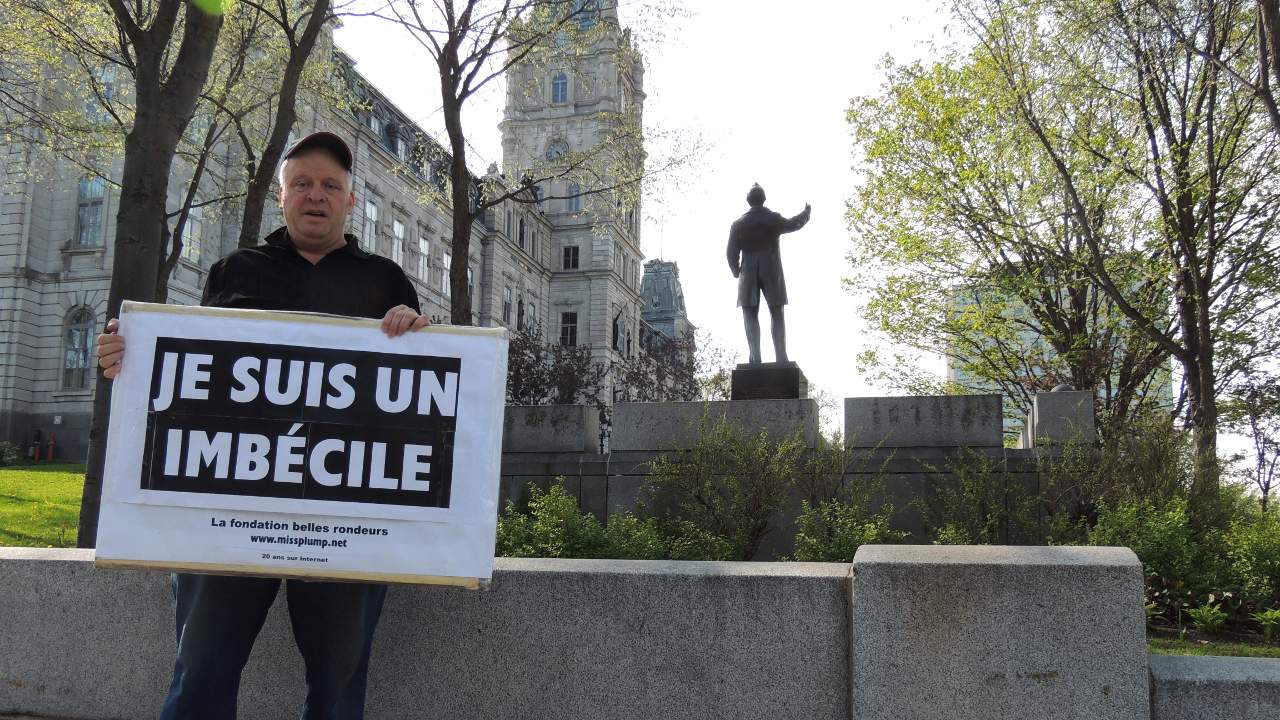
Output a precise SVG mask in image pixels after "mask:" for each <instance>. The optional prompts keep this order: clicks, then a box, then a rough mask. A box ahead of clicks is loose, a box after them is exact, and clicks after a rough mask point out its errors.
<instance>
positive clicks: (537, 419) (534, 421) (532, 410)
mask: <svg viewBox="0 0 1280 720" xmlns="http://www.w3.org/2000/svg"><path fill="white" fill-rule="evenodd" d="M599 450H600V416H599V411H598V410H596V408H595V407H594V406H591V405H508V406H507V407H506V410H505V412H504V413H503V417H502V451H503V452H504V453H552V452H575V453H589V454H590V453H596V452H599Z"/></svg>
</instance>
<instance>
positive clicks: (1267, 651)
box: [1147, 637, 1280, 658]
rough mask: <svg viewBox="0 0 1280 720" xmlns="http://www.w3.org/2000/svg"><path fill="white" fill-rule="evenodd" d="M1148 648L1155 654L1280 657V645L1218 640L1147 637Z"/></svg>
mask: <svg viewBox="0 0 1280 720" xmlns="http://www.w3.org/2000/svg"><path fill="white" fill-rule="evenodd" d="M1147 649H1148V650H1149V651H1150V652H1151V653H1152V654H1153V655H1234V656H1236V657H1261V658H1280V645H1274V644H1272V645H1260V644H1259V645H1255V644H1253V643H1239V642H1217V641H1214V640H1179V639H1177V638H1160V637H1153V638H1147Z"/></svg>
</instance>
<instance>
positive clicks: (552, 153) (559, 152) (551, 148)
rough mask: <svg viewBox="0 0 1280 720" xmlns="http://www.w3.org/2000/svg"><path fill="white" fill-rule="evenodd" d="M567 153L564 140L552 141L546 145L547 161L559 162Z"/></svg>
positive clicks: (566, 145)
mask: <svg viewBox="0 0 1280 720" xmlns="http://www.w3.org/2000/svg"><path fill="white" fill-rule="evenodd" d="M567 152H569V143H567V142H565V141H564V140H552V141H551V142H549V143H547V159H548V160H559V159H560V158H562V157H564V155H565V153H567Z"/></svg>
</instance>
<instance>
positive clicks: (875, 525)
mask: <svg viewBox="0 0 1280 720" xmlns="http://www.w3.org/2000/svg"><path fill="white" fill-rule="evenodd" d="M892 512H893V508H892V507H890V506H886V507H884V508H881V510H880V512H879V513H876V514H875V515H870V514H869V513H868V512H867V509H866V505H865V504H864V503H860V502H848V501H842V500H828V501H827V502H822V503H818V504H817V505H810V504H809V501H808V500H805V501H802V502H801V503H800V516H799V517H798V518H797V519H796V525H797V527H798V530H797V532H796V544H795V555H794V559H796V560H800V561H804V562H853V554H854V553H856V552H857V551H858V548H859V547H860V546H862V545H866V544H872V543H889V542H901V541H902V540H905V539H906V537H907V533H905V532H901V531H898V530H891V529H889V515H890V514H891V513H892Z"/></svg>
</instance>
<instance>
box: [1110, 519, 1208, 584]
mask: <svg viewBox="0 0 1280 720" xmlns="http://www.w3.org/2000/svg"><path fill="white" fill-rule="evenodd" d="M1089 544H1090V545H1118V546H1123V547H1129V548H1133V552H1134V553H1136V554H1137V556H1138V559H1139V560H1141V561H1142V568H1143V572H1144V573H1145V574H1146V575H1149V576H1150V575H1156V576H1159V577H1161V578H1166V579H1173V580H1178V581H1181V582H1182V583H1183V584H1187V585H1190V586H1191V587H1192V588H1195V589H1203V590H1208V589H1210V588H1211V586H1212V585H1214V584H1215V582H1216V579H1217V578H1216V577H1215V573H1213V572H1205V570H1204V567H1203V561H1204V553H1203V552H1202V549H1201V547H1200V543H1199V541H1198V539H1197V537H1196V534H1195V530H1194V528H1192V526H1191V523H1190V520H1189V518H1188V517H1187V505H1186V502H1185V501H1183V500H1173V501H1171V502H1170V503H1169V504H1167V505H1166V506H1164V507H1163V508H1160V507H1156V506H1155V505H1154V504H1152V503H1150V502H1147V501H1145V500H1122V501H1119V502H1116V503H1114V504H1107V503H1103V504H1101V505H1100V506H1099V508H1098V522H1097V524H1095V525H1094V526H1093V528H1092V529H1091V530H1090V531H1089Z"/></svg>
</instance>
